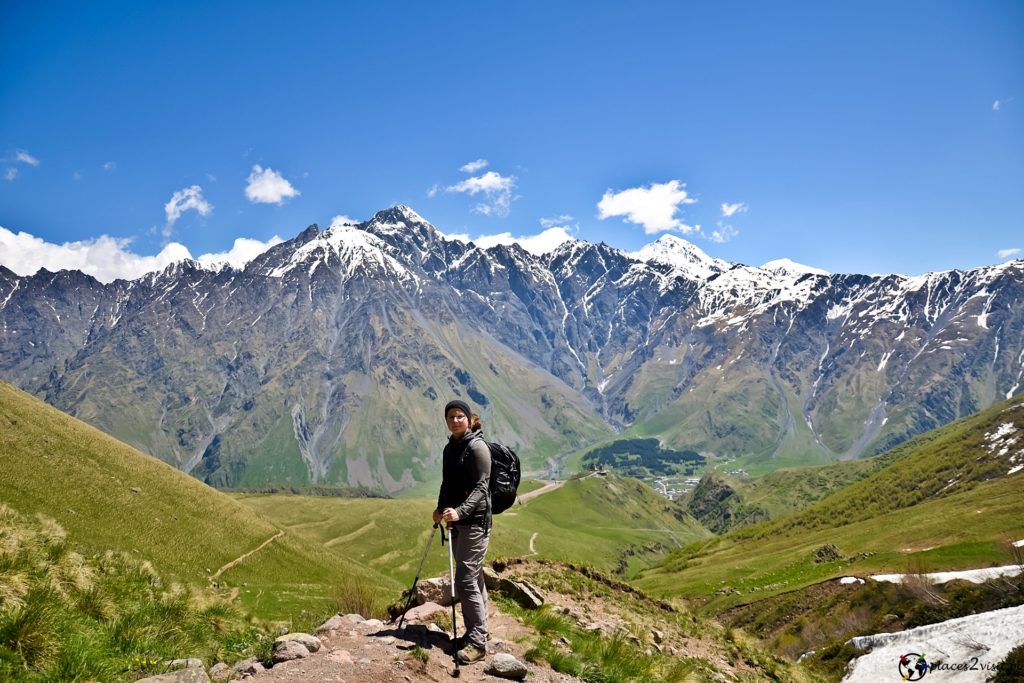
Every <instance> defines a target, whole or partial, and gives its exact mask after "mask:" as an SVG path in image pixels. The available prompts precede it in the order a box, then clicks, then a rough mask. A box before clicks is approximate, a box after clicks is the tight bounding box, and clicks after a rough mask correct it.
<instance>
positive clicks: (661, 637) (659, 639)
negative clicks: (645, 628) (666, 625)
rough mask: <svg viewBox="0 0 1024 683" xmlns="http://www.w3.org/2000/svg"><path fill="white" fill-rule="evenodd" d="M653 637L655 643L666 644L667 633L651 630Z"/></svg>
mask: <svg viewBox="0 0 1024 683" xmlns="http://www.w3.org/2000/svg"><path fill="white" fill-rule="evenodd" d="M651 636H652V637H653V638H654V642H656V643H663V642H665V632H664V631H659V630H658V629H656V628H652V629H651Z"/></svg>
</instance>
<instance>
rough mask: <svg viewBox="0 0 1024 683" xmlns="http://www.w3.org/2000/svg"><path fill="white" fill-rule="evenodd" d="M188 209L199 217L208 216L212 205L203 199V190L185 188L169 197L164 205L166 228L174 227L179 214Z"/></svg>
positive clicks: (199, 188)
mask: <svg viewBox="0 0 1024 683" xmlns="http://www.w3.org/2000/svg"><path fill="white" fill-rule="evenodd" d="M189 209H195V210H196V211H198V212H199V215H200V216H209V215H210V213H211V212H212V211H213V205H212V204H210V202H208V201H206V200H205V199H204V198H203V188H201V187H200V186H198V185H193V186H191V187H186V188H185V189H184V190H178V191H177V192H175V193H174V194H173V195H171V200H170V201H169V202H167V203H166V204H165V205H164V213H165V214H167V225H168V227H170V226H172V225H174V224H175V222H177V220H178V219H179V218H181V214H183V213H185V212H186V211H188V210H189ZM165 234H167V233H166V232H165Z"/></svg>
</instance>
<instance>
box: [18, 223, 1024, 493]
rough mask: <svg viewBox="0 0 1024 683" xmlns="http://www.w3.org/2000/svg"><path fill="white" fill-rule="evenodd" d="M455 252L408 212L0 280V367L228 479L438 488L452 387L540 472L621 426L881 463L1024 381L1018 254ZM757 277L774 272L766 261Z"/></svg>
mask: <svg viewBox="0 0 1024 683" xmlns="http://www.w3.org/2000/svg"><path fill="white" fill-rule="evenodd" d="M642 253H643V255H644V257H645V258H647V259H648V260H646V261H644V260H640V259H639V258H638V257H637V256H631V255H628V254H626V253H624V252H622V251H619V250H617V249H613V248H611V247H609V246H607V245H605V244H589V243H586V242H581V241H573V242H568V243H566V244H563V245H561V246H560V247H559V248H557V249H556V250H554V251H553V252H551V253H549V254H546V255H544V256H540V257H538V256H534V255H532V254H530V253H528V252H526V251H525V250H523V249H522V248H521V247H519V246H518V245H511V246H496V247H492V248H490V249H486V250H483V249H479V248H477V247H475V246H474V245H472V244H465V243H463V242H461V241H458V240H453V239H448V238H446V237H445V236H444V235H443V234H441V233H440V232H439V231H438V230H437V229H435V228H434V227H433V226H432V225H430V224H429V223H428V222H427V221H425V220H424V219H423V218H422V217H420V216H419V215H418V214H416V213H415V212H414V211H412V210H411V209H409V208H408V207H402V206H399V207H393V208H391V209H387V210H384V211H381V212H378V213H377V214H376V215H375V216H374V218H373V219H372V220H370V221H367V222H365V223H360V224H351V223H338V224H336V225H333V226H332V227H331V228H330V229H328V230H325V231H320V230H319V229H318V228H317V227H315V226H311V227H310V228H308V229H307V230H305V231H303V232H302V233H301V234H299V235H298V236H297V237H295V238H294V239H292V240H290V241H288V242H284V243H282V244H278V245H276V246H275V247H273V248H271V249H269V250H268V251H267V252H265V253H264V254H262V255H261V256H259V257H258V258H256V259H255V260H253V261H252V262H250V263H249V264H248V265H247V266H246V267H245V268H244V269H243V270H235V269H232V268H230V267H226V268H224V267H222V268H220V269H219V270H204V269H202V268H201V267H200V266H199V265H198V264H196V263H194V262H182V263H178V264H175V265H173V266H170V267H168V268H167V269H166V270H164V271H162V272H159V273H151V274H149V275H147V276H145V277H143V278H140V279H138V280H135V281H132V282H125V281H120V280H119V281H115V282H113V283H110V284H102V283H100V282H98V281H96V280H95V279H93V278H91V277H89V276H87V275H84V274H82V273H78V272H61V273H56V274H55V273H48V272H45V271H40V272H39V273H36V274H35V275H32V276H29V277H19V276H17V275H15V274H14V273H12V272H11V271H9V270H7V269H4V268H2V267H0V376H2V377H3V378H5V379H8V380H10V381H12V382H14V383H16V384H18V385H19V386H21V387H23V388H24V389H26V390H28V391H31V392H33V393H35V394H37V395H40V396H42V397H44V398H45V399H46V400H47V401H48V402H50V403H52V404H54V405H56V406H57V407H59V408H61V409H63V410H66V411H68V412H70V413H72V414H74V415H76V416H78V417H80V418H83V419H85V420H87V421H89V422H91V423H93V424H95V425H97V426H100V427H101V428H103V429H105V430H106V431H108V432H110V433H112V434H113V435H115V436H117V437H118V438H120V439H122V440H125V441H127V442H128V443H131V444H132V445H134V446H136V447H138V448H140V449H142V450H144V451H147V452H150V453H153V454H154V455H156V456H158V457H160V458H162V459H164V460H166V461H168V462H170V463H172V464H174V465H175V466H177V467H180V468H181V469H183V470H185V471H188V472H191V473H193V474H194V475H196V476H198V477H200V478H203V479H205V480H207V481H210V482H211V483H215V484H219V485H239V484H255V483H264V482H267V481H288V482H303V481H327V482H330V481H338V482H343V483H347V484H352V485H359V484H363V485H367V486H372V487H375V488H376V487H380V488H384V489H386V490H389V491H397V490H401V489H405V488H409V487H411V486H413V485H415V484H416V483H417V482H421V481H425V480H428V479H430V478H431V477H432V476H435V470H436V461H437V450H438V449H437V442H438V440H439V438H443V426H442V425H441V424H440V421H439V420H438V416H437V415H436V414H435V413H437V412H439V411H440V409H441V406H443V404H444V401H445V400H446V399H447V398H449V397H451V396H462V397H464V398H467V399H468V400H470V401H471V402H473V403H474V404H475V405H479V406H480V407H481V409H482V412H483V414H484V416H485V418H487V420H488V432H489V434H490V435H491V436H493V437H496V438H499V439H504V440H506V441H509V442H511V443H513V444H518V445H519V446H520V449H521V450H522V451H523V452H524V453H525V454H526V455H527V461H528V464H529V466H530V467H531V468H533V469H542V468H545V467H546V461H548V460H551V459H557V456H558V455H559V454H560V453H565V452H568V451H571V450H573V449H575V448H578V447H581V446H583V445H586V444H588V443H591V442H594V441H597V440H601V439H605V438H609V437H611V436H612V435H613V433H614V432H616V431H619V430H622V429H627V428H632V429H633V431H635V432H637V433H641V434H644V435H655V436H658V437H660V438H661V439H662V440H663V441H665V442H666V444H668V445H671V446H673V447H676V448H681V447H687V448H695V449H698V450H701V451H703V452H705V453H708V454H711V455H717V456H722V457H746V458H748V459H752V460H755V461H758V460H759V461H762V462H766V461H771V462H772V463H778V464H783V463H792V462H794V461H799V462H818V461H826V460H831V459H835V458H839V457H856V456H857V455H861V454H864V453H872V452H877V451H878V450H881V449H883V448H885V447H887V446H889V445H892V444H894V443H897V442H899V441H902V440H904V439H906V438H908V437H909V436H912V435H914V434H918V433H920V432H923V431H926V430H927V429H930V428H932V427H936V426H939V425H942V424H946V423H948V422H950V421H952V420H953V419H955V418H957V417H960V416H962V415H965V414H969V413H971V412H975V411H976V410H978V409H980V408H983V407H985V406H987V405H990V404H991V403H993V402H994V401H995V400H997V399H1002V398H1005V397H1006V396H1009V395H1011V394H1012V393H1015V392H1017V391H1019V390H1020V388H1021V386H1022V373H1024V344H1022V340H1024V305H1022V301H1024V262H1021V261H1016V262H1011V263H1008V264H1003V265H1000V266H993V267H987V268H977V269H973V270H969V271H948V272H944V273H932V274H928V275H924V276H920V277H916V278H907V277H903V276H898V275H889V276H884V277H879V276H866V275H822V274H818V273H814V272H811V273H801V272H795V270H794V269H786V268H774V269H765V268H754V267H749V266H745V265H742V264H729V263H726V262H724V261H721V260H719V259H714V258H712V257H709V256H707V255H706V254H704V253H703V252H701V251H700V250H699V249H697V248H696V247H694V246H693V245H690V244H689V243H687V242H685V241H684V240H681V239H678V238H675V237H670V236H666V237H662V238H661V239H660V240H659V241H658V242H657V243H655V244H654V245H651V246H650V247H649V248H648V249H647V250H645V251H644V252H642ZM766 265H768V264H766Z"/></svg>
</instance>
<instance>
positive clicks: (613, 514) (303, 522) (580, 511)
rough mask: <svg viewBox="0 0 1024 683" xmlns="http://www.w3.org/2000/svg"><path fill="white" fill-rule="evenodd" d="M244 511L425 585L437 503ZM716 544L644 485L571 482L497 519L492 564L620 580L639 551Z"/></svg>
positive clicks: (265, 500)
mask: <svg viewBox="0 0 1024 683" xmlns="http://www.w3.org/2000/svg"><path fill="white" fill-rule="evenodd" d="M239 501H240V502H242V503H244V504H245V505H246V506H248V507H250V508H251V509H253V510H254V511H256V512H258V513H259V514H260V515H261V516H265V517H267V518H269V519H273V520H274V521H275V523H277V524H278V525H279V526H281V527H282V528H285V529H288V530H290V531H295V532H297V533H302V534H304V535H307V536H310V537H313V538H316V539H317V540H318V541H320V542H321V543H323V544H324V546H325V547H327V548H329V549H332V550H339V549H342V548H344V552H345V554H346V556H347V557H349V558H351V559H353V560H355V561H357V562H360V563H365V564H366V565H368V566H369V567H372V568H373V569H375V570H378V571H380V572H382V573H384V574H387V575H388V576H391V577H394V578H396V579H398V580H400V581H402V582H406V581H408V582H411V581H412V578H413V576H414V575H415V572H416V567H417V565H418V564H419V561H420V557H421V556H422V553H423V548H424V546H425V545H426V543H427V539H428V538H429V537H430V533H431V521H430V519H431V518H430V511H431V510H432V509H433V508H434V502H435V501H433V500H428V499H416V500H371V499H346V498H319V497H304V496H279V495H275V496H266V495H250V494H245V495H240V496H239ZM707 536H708V532H707V531H706V530H704V529H703V528H701V526H700V525H699V524H698V523H697V522H695V521H694V520H693V519H692V518H690V517H688V516H687V515H685V514H684V513H683V511H682V510H681V508H679V507H678V506H676V505H674V504H672V503H671V502H670V501H668V500H666V499H665V498H663V497H661V496H660V495H658V494H657V493H656V492H655V491H653V490H651V489H650V488H649V487H647V486H645V485H643V484H641V483H640V482H638V481H635V480H632V479H628V478H619V477H609V478H607V479H605V478H602V477H590V478H586V479H573V480H570V481H568V482H566V483H565V484H564V485H563V486H562V487H561V488H559V489H556V490H554V491H552V492H550V493H546V494H544V495H542V496H539V497H537V498H534V499H533V500H531V501H529V502H528V503H526V504H525V505H516V506H514V507H513V508H512V509H510V510H509V511H507V512H505V513H503V514H501V515H498V516H496V517H495V520H494V531H493V532H492V536H491V547H490V550H489V552H488V556H489V557H490V558H498V557H536V558H542V559H551V560H565V561H570V562H577V563H583V564H588V565H592V566H594V567H597V568H599V569H602V570H605V571H612V570H615V569H616V568H619V567H620V566H622V565H623V562H625V563H626V564H632V565H633V566H634V567H635V566H637V564H636V563H638V562H640V561H641V560H642V559H643V557H644V554H643V553H640V555H639V556H638V555H635V554H634V555H629V556H628V558H627V555H625V554H624V552H623V551H624V550H626V549H627V548H628V547H630V546H634V547H637V548H641V547H645V546H647V547H652V546H654V545H657V546H658V547H660V548H663V550H662V553H664V552H668V551H669V550H671V549H672V548H677V547H680V546H682V545H684V544H686V543H689V542H690V541H693V540H696V539H699V538H705V537H707ZM531 539H533V548H534V550H535V551H536V554H533V553H531V551H530V541H531ZM433 542H434V548H433V550H432V552H431V553H430V554H429V556H428V559H427V563H426V566H425V569H424V572H425V574H438V573H441V572H443V571H445V570H446V569H447V564H448V558H447V553H446V551H444V550H442V549H441V546H440V542H439V537H437V536H435V538H434V541H433ZM627 559H628V560H629V561H627Z"/></svg>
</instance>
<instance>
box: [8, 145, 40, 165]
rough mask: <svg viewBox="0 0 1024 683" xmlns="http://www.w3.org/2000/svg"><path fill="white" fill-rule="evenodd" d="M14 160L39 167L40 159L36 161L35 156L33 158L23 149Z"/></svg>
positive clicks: (16, 154)
mask: <svg viewBox="0 0 1024 683" xmlns="http://www.w3.org/2000/svg"><path fill="white" fill-rule="evenodd" d="M14 158H15V160H16V161H20V162H21V163H23V164H28V165H29V166H38V165H39V159H36V158H35V157H34V156H32V155H31V154H29V153H28V152H26V151H25V150H23V149H19V150H18V151H17V152H16V153H15V155H14Z"/></svg>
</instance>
